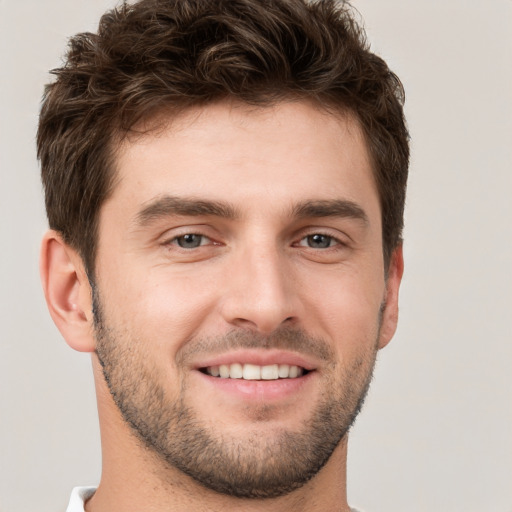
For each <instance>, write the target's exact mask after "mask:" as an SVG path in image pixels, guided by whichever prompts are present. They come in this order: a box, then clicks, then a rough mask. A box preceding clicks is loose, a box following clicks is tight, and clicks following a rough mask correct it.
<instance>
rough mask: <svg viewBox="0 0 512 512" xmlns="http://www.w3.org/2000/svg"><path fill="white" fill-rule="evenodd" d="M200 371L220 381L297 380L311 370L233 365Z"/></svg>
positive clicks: (280, 366)
mask: <svg viewBox="0 0 512 512" xmlns="http://www.w3.org/2000/svg"><path fill="white" fill-rule="evenodd" d="M199 371H200V372H202V373H204V374H205V375H209V376H210V377H217V378H219V379H241V380H280V379H297V378H299V377H302V376H304V375H306V374H308V373H309V371H310V370H306V369H305V368H303V367H301V366H296V365H289V364H267V365H264V366H260V365H257V364H251V363H233V364H221V365H218V366H206V367H204V368H199Z"/></svg>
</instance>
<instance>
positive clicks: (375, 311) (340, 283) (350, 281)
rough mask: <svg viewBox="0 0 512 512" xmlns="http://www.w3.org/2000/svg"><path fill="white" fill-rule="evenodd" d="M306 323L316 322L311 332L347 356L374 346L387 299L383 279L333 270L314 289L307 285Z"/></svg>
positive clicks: (355, 272) (316, 280) (345, 270)
mask: <svg viewBox="0 0 512 512" xmlns="http://www.w3.org/2000/svg"><path fill="white" fill-rule="evenodd" d="M303 290H304V297H305V300H307V303H308V305H307V311H309V314H308V317H307V319H306V321H307V322H308V323H309V322H316V327H315V325H314V324H313V325H311V327H310V329H320V332H316V331H313V332H315V334H320V335H323V336H326V337H327V339H331V340H333V342H334V345H335V348H336V349H337V350H338V351H339V352H340V353H342V354H343V355H345V356H346V355H347V354H348V353H351V352H358V351H360V350H366V349H368V348H369V347H372V348H373V346H374V345H375V343H376V340H377V337H378V331H379V320H380V309H381V304H382V300H383V296H384V278H383V277H381V276H379V275H378V273H377V272H365V271H357V270H354V269H343V270H340V269H338V270H336V269H332V270H331V271H330V272H327V273H326V274H325V275H323V276H321V277H320V276H318V275H317V278H316V279H315V283H314V286H312V285H311V284H309V285H308V284H305V285H304V287H303Z"/></svg>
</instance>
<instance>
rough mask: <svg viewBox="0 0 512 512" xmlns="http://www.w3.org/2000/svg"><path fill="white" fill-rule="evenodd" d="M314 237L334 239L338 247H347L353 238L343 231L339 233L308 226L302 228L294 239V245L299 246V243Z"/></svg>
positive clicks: (324, 228) (326, 228)
mask: <svg viewBox="0 0 512 512" xmlns="http://www.w3.org/2000/svg"><path fill="white" fill-rule="evenodd" d="M313 235H322V236H326V237H329V238H332V239H333V240H335V241H336V242H337V244H336V245H338V244H339V245H343V246H346V245H348V244H349V243H350V242H351V241H352V238H351V237H350V236H349V235H348V234H346V233H344V232H342V231H339V230H338V229H334V228H329V227H320V226H307V227H305V228H302V229H301V230H300V231H299V232H298V233H297V235H296V236H295V237H294V238H295V240H296V241H295V242H294V245H296V244H298V243H299V242H301V241H302V240H304V239H305V238H307V237H308V236H313Z"/></svg>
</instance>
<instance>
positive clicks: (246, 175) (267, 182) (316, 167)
mask: <svg viewBox="0 0 512 512" xmlns="http://www.w3.org/2000/svg"><path fill="white" fill-rule="evenodd" d="M155 126H156V128H155ZM151 127H152V129H151V130H148V131H147V133H145V134H144V135H141V136H137V137H127V138H126V139H125V140H124V141H123V143H122V144H121V146H120V148H119V151H118V152H117V156H116V161H115V165H116V174H117V180H116V186H115V188H114V191H113V194H112V196H111V197H110V199H109V200H108V201H107V204H106V205H105V206H106V207H107V208H106V209H107V210H108V203H110V202H116V201H121V202H123V203H124V205H125V209H126V210H130V209H131V208H132V207H133V208H140V206H141V205H144V204H145V203H147V202H148V201H151V200H153V199H154V198H156V197H158V196H160V195H172V196H178V197H179V196H186V197H197V198H198V199H207V200H218V201H223V202H226V201H228V202H230V203H233V205H234V206H235V207H236V208H237V209H239V210H240V211H242V212H243V211H244V210H245V209H248V208H249V207H253V208H254V206H255V204H257V203H258V201H260V206H261V204H262V202H264V203H265V204H275V205H281V206H283V207H284V206H286V207H287V208H288V209H289V208H292V207H293V204H294V203H298V202H301V201H307V200H310V199H315V200H323V199H339V198H343V199H347V200H351V201H354V202H360V201H362V200H363V199H364V200H365V201H368V199H369V198H371V199H372V200H373V202H374V203H375V202H377V203H378V200H377V190H376V186H375V182H374V178H373V173H372V167H371V161H370V157H369V154H368V150H367V145H366V142H365V139H364V136H363V134H362V130H361V128H360V126H359V123H358V122H357V120H356V119H355V118H354V117H353V116H352V115H350V114H341V113H340V114H339V115H337V114H336V115H335V114H333V113H328V112H326V111H324V110H321V109H320V108H318V107H316V106H315V105H313V104H311V103H309V102H289V103H280V104H277V105H274V106H272V107H251V106H248V105H245V104H239V103H233V102H222V103H216V104H212V105H208V106H205V107H200V108H199V107H197V108H191V109H189V110H187V111H185V112H183V113H181V114H180V115H178V116H172V115H168V114H167V115H166V114H161V115H160V116H159V117H158V118H156V119H155V120H154V122H153V123H152V124H151ZM373 207H375V204H374V205H373ZM377 209H378V206H377Z"/></svg>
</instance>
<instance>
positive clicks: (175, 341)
mask: <svg viewBox="0 0 512 512" xmlns="http://www.w3.org/2000/svg"><path fill="white" fill-rule="evenodd" d="M121 274H124V278H123V275H121ZM108 283H109V284H108V288H107V289H105V290H103V289H102V296H103V295H104V296H105V300H104V301H103V302H104V304H105V309H106V311H105V314H106V317H107V318H108V319H109V321H110V322H112V323H113V324H114V326H116V327H117V328H121V329H123V330H125V331H127V332H130V334H131V337H132V338H134V339H139V340H147V341H148V342H151V344H152V347H153V348H155V347H158V346H160V347H161V348H162V350H165V351H167V350H169V348H170V346H172V352H175V351H176V350H178V349H179V348H180V346H181V345H182V344H184V343H186V342H187V341H188V340H189V339H190V337H192V336H193V335H194V334H196V333H197V331H198V329H199V328H200V327H201V324H202V322H203V321H204V319H205V318H207V317H208V315H209V313H210V311H211V310H212V306H213V305H214V304H215V299H216V296H215V290H218V289H219V287H218V285H217V286H214V285H213V283H209V282H208V278H207V277H206V276H203V277H198V276H195V277H194V279H191V277H190V274H189V273H186V272H185V271H183V272H175V271H174V272H170V271H169V269H166V268H165V267H163V266H162V267H155V268H153V269H148V268H145V269H141V270H140V271H137V269H136V268H132V270H131V271H130V272H129V273H121V272H119V269H118V270H114V269H112V272H111V273H110V274H109V279H108ZM103 288H105V287H103Z"/></svg>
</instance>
